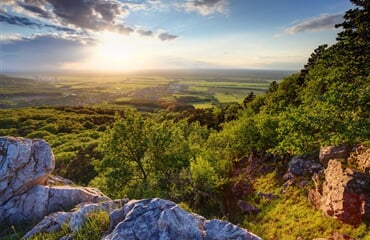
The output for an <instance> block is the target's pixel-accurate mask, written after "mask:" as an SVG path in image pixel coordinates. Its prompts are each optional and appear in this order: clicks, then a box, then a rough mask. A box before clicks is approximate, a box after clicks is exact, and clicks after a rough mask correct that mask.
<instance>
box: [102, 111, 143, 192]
mask: <svg viewBox="0 0 370 240" xmlns="http://www.w3.org/2000/svg"><path fill="white" fill-rule="evenodd" d="M115 120H116V121H115V123H114V125H113V127H112V129H110V130H109V131H108V132H107V134H106V136H105V137H104V139H103V141H102V145H101V148H102V149H103V160H102V161H101V162H99V163H98V166H97V167H98V172H103V173H104V174H105V177H106V179H107V188H108V191H109V192H111V193H114V192H117V191H121V190H122V189H124V188H125V187H126V188H127V187H128V186H129V184H131V183H132V182H133V181H134V182H135V183H136V184H138V183H139V184H141V185H142V186H143V187H145V185H146V183H147V181H148V163H147V162H146V159H145V152H146V150H147V148H148V145H149V139H148V135H149V133H150V131H149V130H150V122H147V121H145V120H144V119H143V117H142V116H141V115H140V114H138V113H137V112H135V111H133V110H127V111H126V112H125V118H121V117H119V116H118V115H116V116H115Z"/></svg>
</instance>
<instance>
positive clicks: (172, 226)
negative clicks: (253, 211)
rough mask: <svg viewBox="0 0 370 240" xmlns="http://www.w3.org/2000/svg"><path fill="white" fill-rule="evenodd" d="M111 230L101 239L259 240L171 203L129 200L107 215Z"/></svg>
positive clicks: (155, 200) (156, 200)
mask: <svg viewBox="0 0 370 240" xmlns="http://www.w3.org/2000/svg"><path fill="white" fill-rule="evenodd" d="M110 221H111V225H112V228H113V231H112V232H111V233H110V234H109V235H107V236H106V237H105V238H104V239H105V240H110V239H138V240H140V239H145V240H157V239H217V240H218V239H219V240H223V239H225V240H226V239H246V240H247V239H251V240H257V239H261V238H259V237H257V236H256V235H254V234H252V233H250V232H248V231H247V230H244V229H242V228H239V227H237V226H235V225H232V224H230V223H228V222H224V221H219V220H211V221H208V220H206V219H205V218H203V217H202V216H199V215H196V214H190V213H188V212H186V211H185V210H183V209H182V208H180V207H179V206H178V205H176V204H175V203H173V202H171V201H167V200H162V199H146V200H140V201H130V202H128V203H127V204H126V205H125V206H124V207H123V208H121V209H119V210H115V211H113V212H112V213H111V214H110Z"/></svg>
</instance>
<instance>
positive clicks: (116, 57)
mask: <svg viewBox="0 0 370 240" xmlns="http://www.w3.org/2000/svg"><path fill="white" fill-rule="evenodd" d="M0 2H1V3H0V4H1V7H0V24H1V25H0V33H1V35H0V43H1V45H0V72H1V73H4V72H11V71H18V72H19V71H20V72H22V71H49V72H50V71H104V72H124V71H131V70H150V69H275V70H299V69H301V68H302V67H303V65H304V64H305V63H306V62H307V59H308V57H309V55H310V54H311V53H312V52H313V50H314V49H315V48H317V47H318V46H319V45H321V44H333V43H335V38H336V34H337V33H338V31H340V29H335V28H334V25H335V24H336V23H340V22H342V21H343V15H344V13H345V11H347V10H348V9H350V8H353V7H354V6H353V5H352V4H351V3H350V1H349V0H325V1H323V0H310V1H303V0H280V1H276V0H1V1H0Z"/></svg>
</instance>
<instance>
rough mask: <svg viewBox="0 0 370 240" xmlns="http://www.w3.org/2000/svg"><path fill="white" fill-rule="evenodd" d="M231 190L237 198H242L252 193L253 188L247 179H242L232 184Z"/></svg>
mask: <svg viewBox="0 0 370 240" xmlns="http://www.w3.org/2000/svg"><path fill="white" fill-rule="evenodd" d="M231 191H232V193H233V194H234V195H235V196H236V197H237V198H243V197H245V196H248V195H250V194H252V193H253V192H254V191H255V190H254V187H253V184H252V183H251V182H250V181H248V179H242V180H239V181H237V182H236V183H235V184H234V186H233V187H232V189H231Z"/></svg>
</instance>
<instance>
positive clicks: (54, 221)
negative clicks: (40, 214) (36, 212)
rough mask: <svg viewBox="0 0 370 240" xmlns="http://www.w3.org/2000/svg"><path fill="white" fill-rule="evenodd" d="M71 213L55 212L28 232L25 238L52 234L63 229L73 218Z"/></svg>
mask: <svg viewBox="0 0 370 240" xmlns="http://www.w3.org/2000/svg"><path fill="white" fill-rule="evenodd" d="M71 215H72V213H70V212H55V213H52V214H50V215H49V216H47V217H45V218H44V219H43V220H42V221H41V222H39V223H38V224H37V225H36V226H34V227H33V228H32V229H31V230H30V231H28V232H27V233H26V234H25V235H24V236H23V238H24V239H28V238H30V237H32V236H34V235H35V234H38V233H52V232H55V231H58V230H60V229H61V228H62V226H63V225H64V224H67V222H68V221H69V219H70V218H71Z"/></svg>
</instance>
